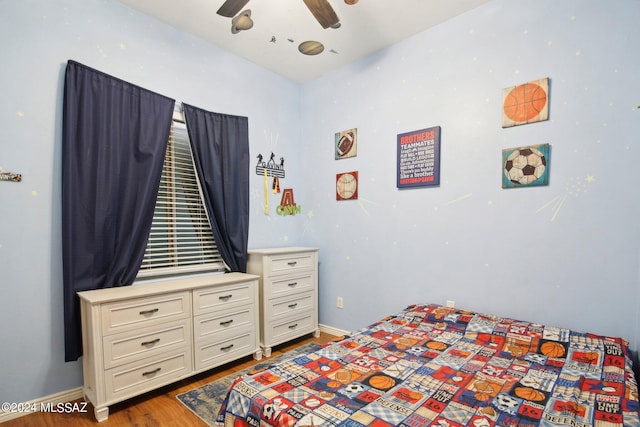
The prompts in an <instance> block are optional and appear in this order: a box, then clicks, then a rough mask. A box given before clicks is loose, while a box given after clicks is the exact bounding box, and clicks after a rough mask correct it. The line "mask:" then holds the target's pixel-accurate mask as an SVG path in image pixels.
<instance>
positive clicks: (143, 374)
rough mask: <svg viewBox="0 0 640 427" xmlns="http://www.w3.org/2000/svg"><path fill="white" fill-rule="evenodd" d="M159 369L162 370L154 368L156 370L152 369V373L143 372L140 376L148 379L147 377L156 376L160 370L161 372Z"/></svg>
mask: <svg viewBox="0 0 640 427" xmlns="http://www.w3.org/2000/svg"><path fill="white" fill-rule="evenodd" d="M161 369H162V368H156V369H154V370H153V371H147V372H143V373H142V376H143V377H149V376H151V375H155V374H157V373H158V372H160V370H161Z"/></svg>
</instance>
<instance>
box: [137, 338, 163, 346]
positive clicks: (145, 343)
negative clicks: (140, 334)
mask: <svg viewBox="0 0 640 427" xmlns="http://www.w3.org/2000/svg"><path fill="white" fill-rule="evenodd" d="M159 342H160V338H156V339H155V340H151V341H145V342H141V343H140V345H141V346H143V347H146V346H148V345H154V344H158V343H159Z"/></svg>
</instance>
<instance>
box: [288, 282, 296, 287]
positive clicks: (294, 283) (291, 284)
mask: <svg viewBox="0 0 640 427" xmlns="http://www.w3.org/2000/svg"><path fill="white" fill-rule="evenodd" d="M297 284H298V282H293V283H289V286H290V287H292V288H293V287H294V286H296V285H297Z"/></svg>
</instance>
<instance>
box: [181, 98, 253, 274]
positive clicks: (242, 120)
mask: <svg viewBox="0 0 640 427" xmlns="http://www.w3.org/2000/svg"><path fill="white" fill-rule="evenodd" d="M183 107H184V115H185V121H186V125H187V131H188V133H189V139H190V140H191V150H192V151H193V157H194V163H195V165H196V171H197V172H198V177H199V180H200V186H201V187H202V192H203V193H204V199H205V205H206V209H207V214H208V215H209V222H210V223H211V229H212V231H213V237H214V238H215V239H216V244H217V246H218V251H219V252H220V255H221V256H222V259H223V260H224V262H225V263H227V266H228V267H229V268H230V269H231V271H240V272H242V273H245V272H246V271H247V242H248V238H249V119H248V118H247V117H240V116H232V115H227V114H220V113H212V112H209V111H205V110H202V109H200V108H197V107H193V106H190V105H187V104H183Z"/></svg>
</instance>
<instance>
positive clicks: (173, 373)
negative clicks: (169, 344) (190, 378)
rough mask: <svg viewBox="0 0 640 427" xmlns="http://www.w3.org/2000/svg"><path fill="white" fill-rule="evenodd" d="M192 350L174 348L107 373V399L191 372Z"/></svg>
mask: <svg viewBox="0 0 640 427" xmlns="http://www.w3.org/2000/svg"><path fill="white" fill-rule="evenodd" d="M191 366H192V364H191V349H190V348H188V347H187V348H184V349H181V350H177V351H173V352H172V353H169V354H167V355H163V356H162V357H157V358H155V360H154V361H145V362H144V363H139V364H137V365H136V364H130V365H125V366H122V367H118V368H114V369H110V370H108V371H106V373H105V386H106V400H107V401H111V400H122V399H123V398H126V397H129V396H133V395H137V394H140V393H143V392H145V391H148V390H151V389H154V388H156V387H159V386H161V385H164V384H168V383H171V382H173V381H175V380H178V379H180V378H182V377H185V376H187V375H188V374H190V373H191V372H192V367H191Z"/></svg>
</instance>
